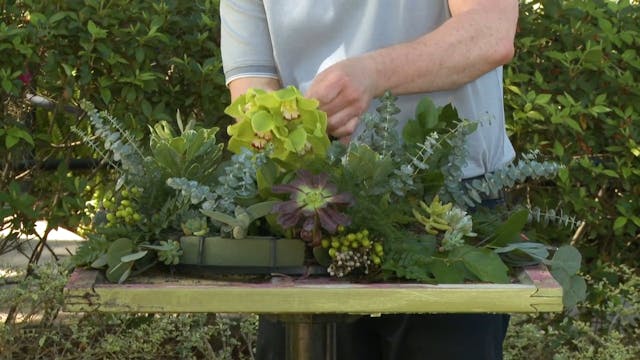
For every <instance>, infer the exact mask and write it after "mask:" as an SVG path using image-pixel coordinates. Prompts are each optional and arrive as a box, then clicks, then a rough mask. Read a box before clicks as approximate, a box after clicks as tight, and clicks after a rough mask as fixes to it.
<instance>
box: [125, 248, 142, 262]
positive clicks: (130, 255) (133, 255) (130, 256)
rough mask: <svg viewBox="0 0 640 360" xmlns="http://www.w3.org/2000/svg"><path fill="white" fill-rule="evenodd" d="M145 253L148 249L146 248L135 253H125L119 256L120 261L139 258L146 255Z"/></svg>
mask: <svg viewBox="0 0 640 360" xmlns="http://www.w3.org/2000/svg"><path fill="white" fill-rule="evenodd" d="M147 253H148V251H146V250H143V251H138V252H136V253H133V254H129V255H125V256H123V257H121V258H120V261H122V262H131V261H136V260H140V259H142V258H143V257H144V256H145V255H147Z"/></svg>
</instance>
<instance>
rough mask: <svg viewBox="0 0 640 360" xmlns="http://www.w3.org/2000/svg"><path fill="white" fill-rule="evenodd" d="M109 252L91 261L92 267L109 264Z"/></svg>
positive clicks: (96, 267)
mask: <svg viewBox="0 0 640 360" xmlns="http://www.w3.org/2000/svg"><path fill="white" fill-rule="evenodd" d="M107 259H108V257H107V254H102V255H100V256H99V257H98V258H97V259H96V260H95V261H94V262H92V263H91V267H92V268H94V269H99V268H101V267H104V266H106V265H107Z"/></svg>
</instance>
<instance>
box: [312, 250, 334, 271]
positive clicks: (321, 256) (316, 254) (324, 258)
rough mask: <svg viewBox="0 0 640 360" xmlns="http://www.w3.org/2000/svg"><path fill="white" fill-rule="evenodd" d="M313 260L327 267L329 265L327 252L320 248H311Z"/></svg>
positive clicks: (329, 258) (329, 257)
mask: <svg viewBox="0 0 640 360" xmlns="http://www.w3.org/2000/svg"><path fill="white" fill-rule="evenodd" d="M313 258H314V259H316V261H317V262H318V264H320V265H322V266H324V267H328V266H329V265H331V256H329V250H328V249H325V248H323V247H321V246H316V247H314V248H313Z"/></svg>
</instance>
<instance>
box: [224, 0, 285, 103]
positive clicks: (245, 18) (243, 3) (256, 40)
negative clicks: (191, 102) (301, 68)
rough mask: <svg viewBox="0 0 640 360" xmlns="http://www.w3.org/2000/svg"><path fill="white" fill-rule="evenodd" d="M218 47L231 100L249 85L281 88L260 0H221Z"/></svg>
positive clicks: (262, 87)
mask: <svg viewBox="0 0 640 360" xmlns="http://www.w3.org/2000/svg"><path fill="white" fill-rule="evenodd" d="M220 22H221V26H220V39H221V44H220V50H221V53H222V64H223V68H224V74H225V78H226V81H227V86H228V87H229V91H230V92H231V100H232V101H233V100H235V99H236V98H237V97H238V96H240V95H241V94H243V93H245V92H246V91H247V89H249V88H260V89H265V90H276V89H278V88H280V80H279V79H278V72H277V69H276V66H275V61H274V60H273V50H272V48H271V38H270V35H269V27H268V25H267V17H266V15H265V12H264V5H263V4H262V1H258V0H221V1H220Z"/></svg>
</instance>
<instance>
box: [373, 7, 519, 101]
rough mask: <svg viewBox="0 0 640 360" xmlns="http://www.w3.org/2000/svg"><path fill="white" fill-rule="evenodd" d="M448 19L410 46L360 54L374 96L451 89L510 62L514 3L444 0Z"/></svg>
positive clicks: (514, 28)
mask: <svg viewBox="0 0 640 360" xmlns="http://www.w3.org/2000/svg"><path fill="white" fill-rule="evenodd" d="M449 3H450V6H451V11H452V15H453V16H452V17H451V18H450V19H449V20H448V21H447V22H445V23H444V24H443V25H441V26H440V27H439V28H438V29H436V30H434V31H433V32H431V33H429V34H427V35H424V36H422V37H420V38H418V39H416V40H414V41H412V42H408V43H403V44H398V45H395V46H391V47H388V48H384V49H380V50H377V51H374V52H371V53H368V54H365V55H363V59H362V60H363V61H365V62H366V63H368V65H369V66H370V67H371V70H372V71H373V72H374V76H373V78H374V79H376V81H375V91H374V92H375V95H376V96H380V95H382V93H384V91H386V90H389V91H391V92H392V93H395V94H410V93H422V92H432V91H440V90H448V89H454V88H457V87H459V86H461V85H463V84H465V83H467V82H469V81H472V80H474V79H476V78H478V77H479V76H481V75H483V74H485V73H486V72H488V71H490V70H491V69H493V68H496V67H498V66H500V65H503V64H505V63H507V62H509V61H510V60H511V58H512V57H513V53H514V48H513V41H514V36H515V30H516V26H517V18H518V2H517V1H515V0H512V1H487V2H486V3H487V4H482V6H480V5H477V6H476V5H471V4H472V3H475V4H478V3H483V1H475V2H470V1H468V0H459V1H453V0H450V2H449Z"/></svg>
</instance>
